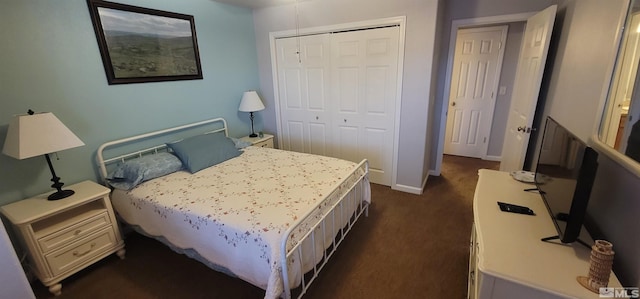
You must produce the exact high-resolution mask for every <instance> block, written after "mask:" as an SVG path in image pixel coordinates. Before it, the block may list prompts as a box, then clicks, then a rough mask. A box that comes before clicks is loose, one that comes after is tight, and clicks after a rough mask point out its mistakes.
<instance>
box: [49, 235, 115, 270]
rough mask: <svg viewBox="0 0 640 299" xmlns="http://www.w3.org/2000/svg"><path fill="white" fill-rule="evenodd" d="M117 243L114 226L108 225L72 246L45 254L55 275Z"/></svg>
mask: <svg viewBox="0 0 640 299" xmlns="http://www.w3.org/2000/svg"><path fill="white" fill-rule="evenodd" d="M115 244H116V236H115V232H114V230H113V227H108V228H106V229H104V230H102V231H99V232H97V233H95V234H93V235H91V236H89V237H87V238H85V239H82V240H79V241H77V242H75V243H73V244H72V245H70V246H67V247H65V248H62V249H60V250H58V251H55V252H52V253H50V254H47V255H45V259H46V261H47V264H49V267H50V269H51V272H52V273H53V275H58V274H61V273H64V272H66V271H68V270H71V269H73V268H75V267H76V266H78V265H81V264H83V263H84V262H86V261H89V260H91V259H93V258H95V257H96V256H98V255H100V254H101V253H103V252H105V250H106V249H108V248H110V247H113V246H114V245H115Z"/></svg>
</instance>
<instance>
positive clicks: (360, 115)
mask: <svg viewBox="0 0 640 299" xmlns="http://www.w3.org/2000/svg"><path fill="white" fill-rule="evenodd" d="M398 42H399V27H387V28H378V29H369V30H359V31H349V32H341V33H334V34H333V35H332V36H331V91H332V96H331V100H332V110H333V111H334V113H333V133H334V134H333V138H334V143H333V145H334V146H333V150H334V155H335V156H336V157H339V158H343V159H346V160H350V161H353V162H359V161H360V160H362V159H363V158H366V159H368V160H369V169H370V179H371V181H372V182H374V183H378V184H383V185H387V186H389V185H391V174H392V166H393V147H394V133H395V129H394V124H395V115H396V112H395V110H396V101H397V99H396V98H397V96H396V92H397V81H398V49H399V44H398Z"/></svg>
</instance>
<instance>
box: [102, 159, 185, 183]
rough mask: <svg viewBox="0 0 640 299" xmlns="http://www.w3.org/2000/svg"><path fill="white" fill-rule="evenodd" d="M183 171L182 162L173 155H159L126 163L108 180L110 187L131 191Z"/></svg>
mask: <svg viewBox="0 0 640 299" xmlns="http://www.w3.org/2000/svg"><path fill="white" fill-rule="evenodd" d="M180 169H182V162H181V161H180V159H178V157H176V156H175V155H173V154H171V153H157V154H155V155H147V156H142V157H140V158H135V159H131V160H128V161H126V162H125V163H123V164H121V165H120V166H118V168H116V169H115V170H114V171H113V172H112V173H111V175H110V176H109V177H108V178H107V180H108V181H109V185H111V186H112V187H114V188H117V189H122V190H131V189H133V187H135V186H137V185H138V184H140V183H142V182H144V181H148V180H150V179H154V178H157V177H161V176H163V175H167V174H170V173H173V172H176V171H178V170H180Z"/></svg>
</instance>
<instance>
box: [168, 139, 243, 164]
mask: <svg viewBox="0 0 640 299" xmlns="http://www.w3.org/2000/svg"><path fill="white" fill-rule="evenodd" d="M167 146H168V147H169V148H171V149H172V150H173V152H174V153H175V154H176V156H178V158H180V160H181V161H182V164H184V166H185V167H186V168H187V169H188V170H189V171H190V172H191V173H196V172H198V171H200V170H202V169H205V168H207V167H209V166H213V165H216V164H218V163H221V162H224V161H227V160H229V159H231V158H234V157H237V156H239V155H240V154H242V152H241V151H239V150H238V149H237V148H236V146H235V144H234V143H233V141H231V139H229V138H227V136H225V135H224V132H217V133H210V134H202V135H197V136H193V137H189V138H186V139H184V140H181V141H178V142H175V143H169V144H167Z"/></svg>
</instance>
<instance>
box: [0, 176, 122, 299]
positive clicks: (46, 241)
mask: <svg viewBox="0 0 640 299" xmlns="http://www.w3.org/2000/svg"><path fill="white" fill-rule="evenodd" d="M64 189H71V190H74V191H75V194H74V195H72V196H70V197H67V198H64V199H60V200H55V201H50V200H47V196H48V195H49V194H50V193H45V194H41V195H38V196H35V197H32V198H28V199H24V200H20V201H17V202H14V203H11V204H8V205H5V206H2V207H1V208H0V212H2V214H3V215H4V216H6V217H7V218H8V219H9V221H11V223H12V224H13V227H14V229H15V231H16V235H17V237H18V238H19V240H20V243H21V245H22V247H23V248H24V250H26V252H27V256H28V259H29V265H30V268H31V270H32V271H33V273H34V274H35V275H36V276H37V277H38V279H40V281H41V282H42V283H43V284H44V285H45V286H47V287H49V291H50V292H51V293H53V294H54V295H60V294H61V292H62V284H61V283H60V282H61V281H62V280H63V279H65V278H67V277H69V276H71V275H73V274H74V273H76V272H78V271H80V270H82V269H84V268H86V267H87V266H89V265H91V264H93V263H95V262H97V261H99V260H100V259H102V258H104V257H106V256H108V255H110V254H112V253H114V252H115V253H117V254H118V256H119V257H120V258H122V259H123V258H124V254H125V250H124V241H123V240H122V237H121V234H120V230H119V228H118V225H117V222H116V218H115V214H114V212H113V208H112V207H111V201H110V199H109V192H110V190H109V189H108V188H106V187H104V186H102V185H99V184H96V183H94V182H91V181H84V182H82V183H78V184H75V185H71V186H66V187H65V188H64Z"/></svg>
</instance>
